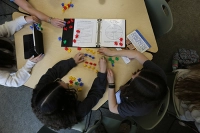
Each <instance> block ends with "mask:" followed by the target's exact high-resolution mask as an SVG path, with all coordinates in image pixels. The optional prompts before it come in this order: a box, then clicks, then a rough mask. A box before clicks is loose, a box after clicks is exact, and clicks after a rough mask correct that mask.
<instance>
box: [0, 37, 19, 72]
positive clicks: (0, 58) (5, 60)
mask: <svg viewBox="0 0 200 133" xmlns="http://www.w3.org/2000/svg"><path fill="white" fill-rule="evenodd" d="M15 64H16V60H15V54H14V47H13V45H12V43H11V42H10V41H7V40H3V39H0V69H1V68H12V67H13V66H14V65H15Z"/></svg>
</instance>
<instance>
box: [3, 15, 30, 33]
mask: <svg viewBox="0 0 200 133" xmlns="http://www.w3.org/2000/svg"><path fill="white" fill-rule="evenodd" d="M26 23H27V22H26V20H25V19H24V16H21V17H19V18H16V19H15V20H13V21H10V22H6V23H5V24H3V25H0V37H10V36H11V35H13V34H14V33H15V32H16V31H19V30H20V29H21V28H22V27H23V25H25V24H26Z"/></svg>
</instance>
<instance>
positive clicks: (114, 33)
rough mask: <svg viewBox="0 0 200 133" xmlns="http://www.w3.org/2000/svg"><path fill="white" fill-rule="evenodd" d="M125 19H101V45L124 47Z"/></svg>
mask: <svg viewBox="0 0 200 133" xmlns="http://www.w3.org/2000/svg"><path fill="white" fill-rule="evenodd" d="M125 34H126V32H125V20H124V19H103V20H102V23H101V35H100V38H101V44H100V45H101V46H104V47H120V48H121V47H125V40H126V38H125Z"/></svg>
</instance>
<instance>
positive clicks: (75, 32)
mask: <svg viewBox="0 0 200 133" xmlns="http://www.w3.org/2000/svg"><path fill="white" fill-rule="evenodd" d="M64 21H65V22H66V26H65V27H64V28H63V35H62V44H61V46H62V47H116V48H123V47H125V40H126V39H125V34H126V32H125V20H124V19H64Z"/></svg>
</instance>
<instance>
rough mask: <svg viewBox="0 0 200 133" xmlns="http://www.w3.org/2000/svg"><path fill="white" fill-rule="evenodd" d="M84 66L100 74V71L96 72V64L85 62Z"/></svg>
mask: <svg viewBox="0 0 200 133" xmlns="http://www.w3.org/2000/svg"><path fill="white" fill-rule="evenodd" d="M83 66H84V67H87V68H89V69H90V68H91V69H92V70H95V71H96V72H98V70H96V66H97V64H96V63H93V62H88V61H85V63H84V64H83Z"/></svg>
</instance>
